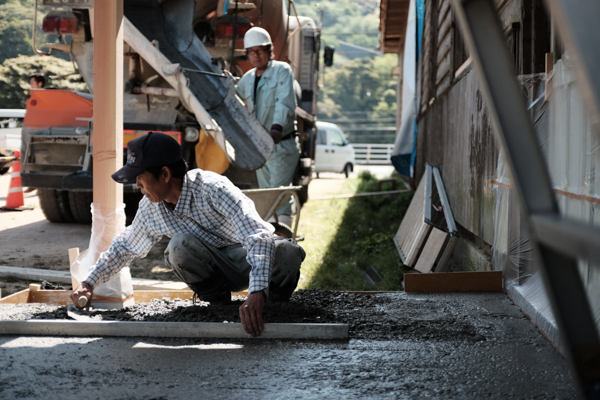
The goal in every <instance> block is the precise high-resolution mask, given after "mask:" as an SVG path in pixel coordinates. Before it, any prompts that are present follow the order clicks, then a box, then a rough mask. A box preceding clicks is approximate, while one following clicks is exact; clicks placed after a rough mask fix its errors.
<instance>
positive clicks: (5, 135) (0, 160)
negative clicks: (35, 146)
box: [0, 109, 25, 175]
mask: <svg viewBox="0 0 600 400" xmlns="http://www.w3.org/2000/svg"><path fill="white" fill-rule="evenodd" d="M24 117H25V110H14V109H0V175H3V174H5V173H7V172H8V171H9V170H10V167H11V165H12V163H13V161H14V160H15V157H14V150H21V128H20V127H19V121H21V120H22V119H23V118H24Z"/></svg>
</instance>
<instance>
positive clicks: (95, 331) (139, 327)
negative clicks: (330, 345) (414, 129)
mask: <svg viewBox="0 0 600 400" xmlns="http://www.w3.org/2000/svg"><path fill="white" fill-rule="evenodd" d="M348 332H349V331H348V324H264V330H263V332H262V333H261V335H260V336H256V337H254V339H312V340H347V339H348V338H349V334H348ZM0 335H42V336H84V337H90V336H119V337H121V336H144V337H185V338H217V339H223V338H227V339H245V338H253V337H252V336H251V335H249V334H247V333H246V332H245V331H244V328H243V327H242V324H238V323H236V324H234V323H231V324H227V323H216V322H128V321H93V322H79V321H60V320H26V321H0Z"/></svg>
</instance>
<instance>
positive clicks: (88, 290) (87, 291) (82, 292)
mask: <svg viewBox="0 0 600 400" xmlns="http://www.w3.org/2000/svg"><path fill="white" fill-rule="evenodd" d="M93 295H94V288H93V287H92V286H91V285H90V284H89V283H87V282H83V283H82V284H81V285H79V286H78V287H77V289H75V290H74V291H73V293H71V300H73V304H75V307H77V308H84V307H79V304H77V301H78V300H79V298H80V297H81V296H85V297H86V298H87V304H86V305H85V309H86V310H89V309H90V306H91V305H92V296H93Z"/></svg>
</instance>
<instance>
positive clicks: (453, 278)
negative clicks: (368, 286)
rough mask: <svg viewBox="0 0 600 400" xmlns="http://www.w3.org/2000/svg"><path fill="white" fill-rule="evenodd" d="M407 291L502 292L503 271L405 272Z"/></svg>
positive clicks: (405, 288) (405, 287)
mask: <svg viewBox="0 0 600 400" xmlns="http://www.w3.org/2000/svg"><path fill="white" fill-rule="evenodd" d="M404 290H405V291H406V292H407V293H443V292H501V291H502V271H486V272H432V273H430V274H404Z"/></svg>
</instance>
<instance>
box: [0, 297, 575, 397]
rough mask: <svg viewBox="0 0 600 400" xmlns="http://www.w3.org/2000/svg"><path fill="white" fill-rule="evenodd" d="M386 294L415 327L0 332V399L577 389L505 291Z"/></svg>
mask: <svg viewBox="0 0 600 400" xmlns="http://www.w3.org/2000/svg"><path fill="white" fill-rule="evenodd" d="M383 296H386V297H389V300H390V302H389V303H388V304H389V306H385V305H383V306H377V309H376V310H375V311H374V312H375V313H376V314H378V315H384V314H387V315H388V316H389V315H393V316H394V318H395V319H397V320H398V321H400V322H402V321H404V323H408V324H409V325H406V326H405V327H404V328H405V329H407V330H413V331H414V333H413V334H404V333H402V332H390V336H389V338H386V337H384V336H381V335H380V336H378V338H377V339H352V336H351V339H350V340H349V341H334V342H329V341H308V342H307V341H280V340H254V339H247V340H233V339H221V340H206V339H157V338H148V337H139V338H110V337H89V338H73V337H69V338H65V337H44V336H38V337H33V336H20V337H19V336H0V371H2V374H0V398H3V399H4V398H6V399H39V398H60V399H81V398H86V399H145V400H146V399H190V398H192V399H223V398H237V397H243V398H253V397H254V398H259V399H418V398H435V399H461V400H462V399H482V398H492V399H508V398H510V399H532V398H553V399H572V398H575V397H576V393H575V389H574V387H573V381H572V378H571V374H570V372H569V368H568V366H567V363H566V361H565V360H564V359H563V358H562V357H561V355H560V354H559V353H558V352H557V351H556V350H555V348H554V347H552V345H551V344H550V343H549V342H548V341H546V339H544V338H543V337H542V335H540V333H539V332H538V331H537V329H536V328H535V326H534V325H533V324H531V322H530V321H529V320H528V319H526V318H525V317H524V316H523V314H522V313H521V311H520V310H519V309H518V308H517V307H515V306H514V305H513V304H512V303H511V302H510V300H509V299H508V297H507V296H506V295H505V294H503V293H487V294H483V293H473V294H432V295H422V294H414V295H413V294H406V293H397V294H386V295H383ZM396 303H400V304H403V306H404V307H406V308H404V309H402V308H398V307H394V304H396ZM380 313H381V314H380ZM359 324H362V323H360V322H359ZM411 325H412V326H411ZM359 328H364V329H366V331H367V332H365V334H366V333H368V330H369V327H366V326H361V327H359ZM373 328H375V327H374V326H373ZM394 328H395V329H396V328H398V326H395V327H394ZM354 329H357V327H355V328H354ZM363 337H364V336H363Z"/></svg>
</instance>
